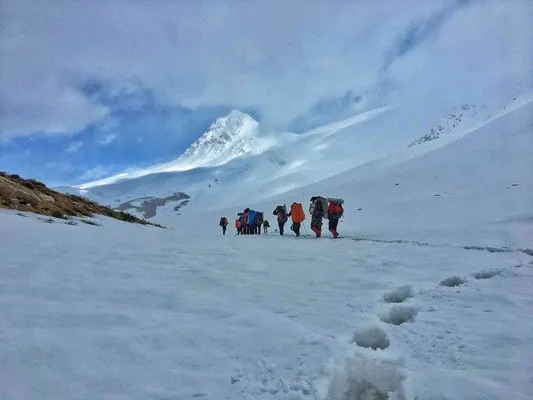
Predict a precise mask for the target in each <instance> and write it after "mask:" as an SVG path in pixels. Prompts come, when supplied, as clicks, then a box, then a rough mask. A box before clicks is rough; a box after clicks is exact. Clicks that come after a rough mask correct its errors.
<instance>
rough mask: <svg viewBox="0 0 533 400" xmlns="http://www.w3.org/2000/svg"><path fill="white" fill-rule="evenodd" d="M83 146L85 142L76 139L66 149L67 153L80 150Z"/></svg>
mask: <svg viewBox="0 0 533 400" xmlns="http://www.w3.org/2000/svg"><path fill="white" fill-rule="evenodd" d="M82 147H83V142H80V141H74V142H72V143H70V145H69V146H68V147H67V149H66V150H65V151H66V152H67V153H75V152H77V151H79V150H80V149H81V148H82Z"/></svg>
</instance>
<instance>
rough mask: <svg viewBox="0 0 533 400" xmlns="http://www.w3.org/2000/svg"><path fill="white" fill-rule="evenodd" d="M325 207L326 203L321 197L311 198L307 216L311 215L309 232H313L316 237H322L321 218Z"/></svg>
mask: <svg viewBox="0 0 533 400" xmlns="http://www.w3.org/2000/svg"><path fill="white" fill-rule="evenodd" d="M324 204H325V205H324ZM326 207H327V201H326V199H325V198H323V197H321V196H313V197H311V205H310V206H309V214H311V230H312V231H313V232H315V234H316V237H320V236H321V235H322V218H324V215H325V212H326Z"/></svg>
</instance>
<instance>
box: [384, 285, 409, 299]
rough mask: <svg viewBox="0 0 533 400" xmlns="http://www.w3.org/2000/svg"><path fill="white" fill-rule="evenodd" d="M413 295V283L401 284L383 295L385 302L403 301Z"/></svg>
mask: <svg viewBox="0 0 533 400" xmlns="http://www.w3.org/2000/svg"><path fill="white" fill-rule="evenodd" d="M410 297H413V287H412V286H411V285H405V286H400V287H398V288H396V289H393V290H391V291H389V292H387V293H385V294H384V295H383V301H384V302H385V303H403V302H404V301H405V300H407V299H408V298H410Z"/></svg>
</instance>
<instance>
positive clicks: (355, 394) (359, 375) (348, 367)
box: [325, 356, 405, 400]
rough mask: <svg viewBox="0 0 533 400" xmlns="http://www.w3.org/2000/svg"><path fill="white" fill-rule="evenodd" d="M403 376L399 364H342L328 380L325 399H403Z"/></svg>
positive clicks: (360, 359) (363, 360) (364, 361)
mask: <svg viewBox="0 0 533 400" xmlns="http://www.w3.org/2000/svg"><path fill="white" fill-rule="evenodd" d="M404 380H405V375H404V373H403V372H402V371H401V369H399V367H398V364H397V363H395V362H391V361H385V360H372V359H366V358H365V357H364V356H363V357H357V358H353V359H349V360H346V361H345V364H344V365H343V366H342V365H340V366H339V367H338V368H337V370H336V371H335V373H334V375H333V376H332V377H331V379H330V381H329V384H328V386H327V393H326V396H325V398H327V399H335V400H367V399H368V400H370V399H372V400H387V399H405V391H404V387H403V381H404Z"/></svg>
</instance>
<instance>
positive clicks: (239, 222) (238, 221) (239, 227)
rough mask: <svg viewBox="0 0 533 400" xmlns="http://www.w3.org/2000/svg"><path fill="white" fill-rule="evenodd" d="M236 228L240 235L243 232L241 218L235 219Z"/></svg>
mask: <svg viewBox="0 0 533 400" xmlns="http://www.w3.org/2000/svg"><path fill="white" fill-rule="evenodd" d="M235 229H237V235H240V234H241V233H242V231H241V221H240V218H237V219H235Z"/></svg>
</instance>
